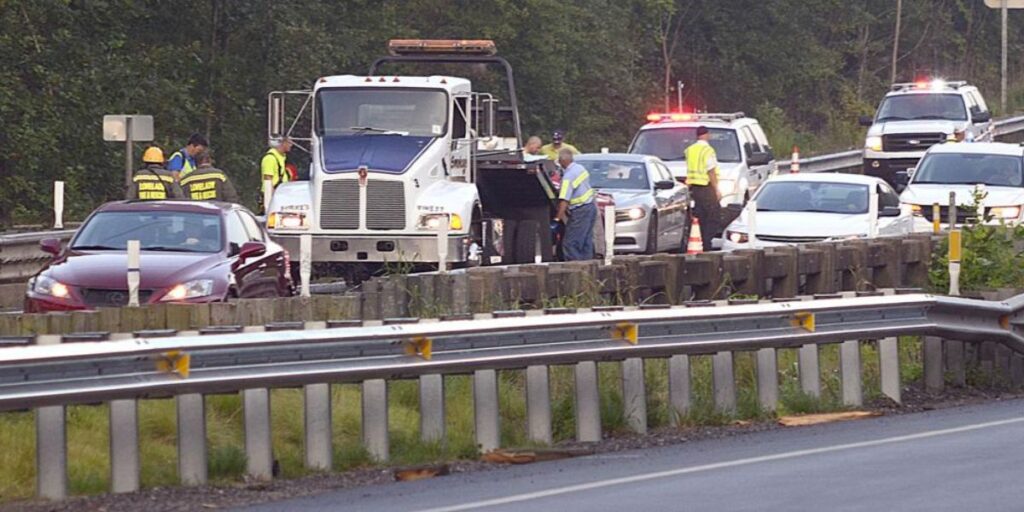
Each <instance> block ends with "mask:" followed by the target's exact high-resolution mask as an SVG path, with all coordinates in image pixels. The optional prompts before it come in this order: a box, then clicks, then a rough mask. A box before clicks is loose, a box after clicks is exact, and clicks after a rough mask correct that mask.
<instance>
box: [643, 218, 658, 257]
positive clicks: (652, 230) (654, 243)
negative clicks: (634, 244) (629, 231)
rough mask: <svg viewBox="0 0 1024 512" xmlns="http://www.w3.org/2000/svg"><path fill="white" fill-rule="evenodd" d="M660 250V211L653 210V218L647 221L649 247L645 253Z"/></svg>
mask: <svg viewBox="0 0 1024 512" xmlns="http://www.w3.org/2000/svg"><path fill="white" fill-rule="evenodd" d="M656 252H658V212H657V211H656V210H652V211H651V220H649V221H647V247H646V248H645V250H644V254H654V253H656Z"/></svg>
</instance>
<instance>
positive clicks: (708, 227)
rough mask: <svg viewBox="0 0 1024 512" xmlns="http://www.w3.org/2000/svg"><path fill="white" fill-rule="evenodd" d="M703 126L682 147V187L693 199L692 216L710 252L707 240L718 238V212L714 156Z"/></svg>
mask: <svg viewBox="0 0 1024 512" xmlns="http://www.w3.org/2000/svg"><path fill="white" fill-rule="evenodd" d="M710 139H711V134H710V132H709V131H708V129H707V127H706V126H698V127H697V141H696V142H694V143H693V144H691V145H690V147H688V148H686V186H687V187H689V189H690V197H691V198H693V203H694V204H693V214H696V216H697V218H698V219H700V232H701V235H702V236H701V238H702V242H703V243H704V251H710V250H711V239H712V238H713V237H715V236H717V235H718V232H719V230H720V228H719V224H721V217H722V210H721V209H720V207H719V201H721V199H722V198H721V195H720V194H719V192H718V157H717V156H716V154H715V148H713V147H711V144H709V143H708V140H710Z"/></svg>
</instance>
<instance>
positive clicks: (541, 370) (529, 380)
mask: <svg viewBox="0 0 1024 512" xmlns="http://www.w3.org/2000/svg"><path fill="white" fill-rule="evenodd" d="M549 380H550V377H549V373H548V367H547V366H539V365H535V366H527V367H526V423H527V431H528V433H529V436H530V440H531V441H534V442H537V443H544V444H551V443H552V441H553V439H552V435H551V388H550V384H549Z"/></svg>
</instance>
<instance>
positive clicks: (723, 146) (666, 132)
mask: <svg viewBox="0 0 1024 512" xmlns="http://www.w3.org/2000/svg"><path fill="white" fill-rule="evenodd" d="M708 131H709V132H710V135H711V140H709V141H708V142H709V143H710V144H711V146H712V147H713V148H715V154H716V155H717V157H718V161H719V162H730V163H732V162H740V161H741V160H740V144H739V141H738V140H736V131H735V130H730V129H728V128H709V129H708ZM696 140H697V127H696V126H683V127H674V128H650V129H647V130H640V133H638V134H637V135H636V140H634V141H633V145H632V147H630V149H629V152H630V153H634V154H637V155H654V156H656V157H658V158H661V159H662V160H664V161H666V162H671V161H680V160H686V148H688V147H690V144H693V143H694V142H696Z"/></svg>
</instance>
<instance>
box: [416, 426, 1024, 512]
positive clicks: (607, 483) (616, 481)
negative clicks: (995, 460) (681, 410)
mask: <svg viewBox="0 0 1024 512" xmlns="http://www.w3.org/2000/svg"><path fill="white" fill-rule="evenodd" d="M1022 422H1024V417H1021V418H1011V419H1007V420H999V421H991V422H988V423H977V424H974V425H965V426H962V427H955V428H947V429H942V430H930V431H926V432H919V433H917V434H908V435H904V436H895V437H886V438H882V439H875V440H872V441H860V442H856V443H848V444H840V445H835V446H826V447H822V448H810V449H806V450H796V451H792V452H785V453H777V454H775V455H762V456H760V457H749V458H746V459H737V460H732V461H728V462H716V463H713V464H704V465H701V466H692V467H687V468H679V469H669V470H665V471H657V472H654V473H646V474H642V475H633V476H627V477H620V478H610V479H607V480H598V481H596V482H589V483H585V484H576V485H570V486H567V487H561V488H558V489H548V490H546V491H536V492H528V493H523V494H515V495H512V496H506V497H503V498H494V499H490V500H482V501H476V502H473V503H464V504H461V505H452V506H447V507H438V508H430V509H423V510H420V511H418V512H459V511H462V510H475V509H478V508H483V507H495V506H498V505H509V504H512V503H520V502H523V501H529V500H536V499H540V498H547V497H550V496H558V495H562V494H570V493H574V492H581V491H589V490H592V489H600V488H602V487H611V486H614V485H622V484H631V483H636V482H644V481H647V480H655V479H658V478H666V477H671V476H678V475H686V474H690V473H699V472H703V471H712V470H715V469H723V468H731V467H737V466H745V465H749V464H759V463H762V462H771V461H777V460H785V459H793V458H797V457H805V456H808V455H817V454H820V453H830V452H838V451H844V450H852V449H855V448H868V447H872V446H880V445H885V444H892V443H900V442H903V441H914V440H918V439H927V438H930V437H937V436H944V435H950V434H958V433H961V432H970V431H972V430H980V429H985V428H992V427H1001V426H1004V425H1011V424H1014V423H1022Z"/></svg>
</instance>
